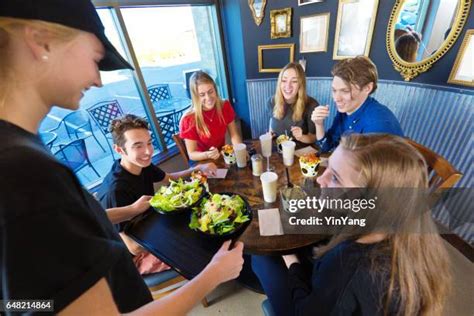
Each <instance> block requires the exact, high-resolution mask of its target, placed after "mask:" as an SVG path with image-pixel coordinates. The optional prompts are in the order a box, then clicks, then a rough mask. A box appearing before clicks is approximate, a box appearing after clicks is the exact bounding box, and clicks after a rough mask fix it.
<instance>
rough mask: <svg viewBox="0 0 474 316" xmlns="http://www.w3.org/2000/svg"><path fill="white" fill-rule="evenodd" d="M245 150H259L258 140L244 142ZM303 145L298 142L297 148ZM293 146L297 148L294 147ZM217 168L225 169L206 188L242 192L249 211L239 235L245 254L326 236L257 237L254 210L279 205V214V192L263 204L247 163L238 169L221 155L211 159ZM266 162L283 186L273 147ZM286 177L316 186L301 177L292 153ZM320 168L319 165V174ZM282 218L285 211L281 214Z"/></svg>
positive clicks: (277, 250) (276, 251)
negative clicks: (270, 200)
mask: <svg viewBox="0 0 474 316" xmlns="http://www.w3.org/2000/svg"><path fill="white" fill-rule="evenodd" d="M245 143H246V144H247V149H249V147H254V148H255V149H256V150H257V152H258V153H260V152H261V151H260V142H259V141H257V140H252V141H246V142H245ZM304 146H307V145H301V144H299V146H298V147H304ZM298 147H297V149H298ZM214 163H216V165H218V167H219V168H228V169H229V170H228V172H227V175H226V178H225V179H208V183H209V189H210V191H211V192H213V193H218V192H234V193H238V194H240V195H242V196H243V197H245V198H246V199H247V201H248V202H249V204H250V206H251V207H252V210H253V219H252V222H251V223H250V225H249V226H248V227H247V229H246V230H245V232H244V233H243V234H242V235H241V237H240V238H239V240H240V241H242V242H243V243H244V245H245V250H244V251H245V252H246V253H249V254H259V255H280V254H285V253H291V252H293V251H294V250H296V249H298V248H301V247H305V246H308V245H311V244H314V243H316V242H318V241H321V240H323V239H326V238H328V237H329V236H328V235H318V234H304V235H303V234H301V235H297V234H286V235H285V234H284V235H281V236H260V228H259V221H258V210H259V209H268V208H279V209H280V214H282V212H284V211H283V210H282V208H281V207H280V194H279V193H277V200H276V201H275V202H274V203H266V202H264V200H263V192H262V185H261V182H260V177H257V176H254V175H252V169H251V163H250V162H249V163H248V164H247V167H245V168H238V167H237V165H231V166H229V165H225V164H224V161H223V158H222V157H220V158H219V159H218V160H217V161H214ZM270 165H271V166H273V167H274V168H275V170H274V172H276V173H277V174H278V189H280V188H282V187H283V186H285V185H286V183H287V179H286V173H285V166H284V165H283V158H282V155H281V154H279V153H278V152H277V150H276V146H275V145H274V146H273V153H272V156H271V158H270ZM266 167H267V165H266V158H264V162H263V168H264V171H265V170H266ZM288 171H289V175H290V180H291V182H292V183H293V184H296V185H299V186H300V187H303V188H304V187H308V186H310V187H314V186H318V184H317V183H316V178H313V179H309V178H306V179H305V178H304V177H303V175H302V173H301V171H300V167H299V162H298V157H296V156H295V161H294V163H293V165H292V166H291V167H289V168H288ZM322 171H323V167H320V170H319V174H321V172H322ZM282 215H283V217H284V216H285V215H286V214H284V213H283V214H282Z"/></svg>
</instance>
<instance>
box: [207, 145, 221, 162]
mask: <svg viewBox="0 0 474 316" xmlns="http://www.w3.org/2000/svg"><path fill="white" fill-rule="evenodd" d="M206 157H207V159H212V160H216V159H218V158H219V157H220V153H219V151H218V150H217V148H216V147H211V148H209V150H208V151H206Z"/></svg>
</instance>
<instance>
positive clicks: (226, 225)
mask: <svg viewBox="0 0 474 316" xmlns="http://www.w3.org/2000/svg"><path fill="white" fill-rule="evenodd" d="M244 211H245V202H244V200H242V198H241V197H240V196H238V195H232V196H229V195H226V194H212V195H211V196H210V197H209V198H204V199H202V201H201V204H200V206H199V207H196V208H194V210H193V213H192V215H191V222H190V223H189V227H190V228H191V229H199V230H200V231H203V232H205V233H208V234H215V235H223V234H225V233H229V232H232V231H233V230H234V229H235V228H236V227H237V226H239V225H241V224H242V223H245V222H247V221H248V220H249V217H248V215H247V214H244Z"/></svg>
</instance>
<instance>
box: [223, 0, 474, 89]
mask: <svg viewBox="0 0 474 316" xmlns="http://www.w3.org/2000/svg"><path fill="white" fill-rule="evenodd" d="M222 2H223V9H224V11H225V10H226V9H227V7H230V6H231V3H232V6H235V4H236V3H238V4H239V5H240V18H241V26H242V31H241V33H242V34H243V47H244V52H243V56H244V60H240V61H238V63H242V64H244V65H245V69H246V79H257V78H274V77H276V76H277V74H264V73H259V72H258V58H257V46H258V45H265V44H279V43H295V44H296V49H295V59H296V60H298V59H299V58H300V57H301V54H300V53H299V31H300V17H301V16H306V15H311V14H316V13H325V12H330V14H331V16H330V26H329V42H328V51H327V52H325V53H306V54H303V55H304V57H305V58H306V60H307V76H309V77H330V76H331V68H332V66H333V65H334V63H335V61H334V60H333V59H332V53H333V47H334V46H333V45H334V34H335V30H336V19H337V7H338V1H337V0H325V1H324V2H322V3H315V4H310V5H304V6H300V7H299V6H298V4H297V3H298V2H297V0H268V1H267V6H266V8H265V16H264V19H263V22H262V24H260V26H257V25H256V24H255V22H254V21H253V17H252V14H251V12H250V9H249V7H248V2H247V1H244V0H226V1H222ZM394 4H395V0H379V8H378V13H377V20H376V24H375V29H374V34H373V38H372V46H371V50H370V55H369V57H370V58H371V59H372V60H373V61H374V62H375V64H376V65H377V67H378V70H379V76H380V78H381V79H390V80H400V81H403V78H402V77H401V76H400V74H399V73H398V72H396V71H395V70H394V69H393V66H392V63H391V60H390V58H389V56H388V54H387V48H386V44H385V42H386V41H385V36H386V31H387V25H388V20H389V18H390V14H391V12H392V8H393V5H394ZM287 7H291V8H293V15H292V31H293V32H292V37H291V38H285V39H275V40H272V39H271V38H270V10H274V9H281V8H287ZM231 11H232V10H231ZM471 11H472V8H471ZM232 14H235V12H232ZM233 19H236V18H235V17H234V18H233ZM472 28H474V16H473V14H472V12H471V14H470V16H469V17H468V21H467V23H466V25H465V27H464V29H463V32H462V33H461V36H460V37H459V38H458V40H457V41H456V43H455V44H454V46H453V47H451V49H450V50H449V51H448V53H447V54H446V55H444V56H443V57H442V58H441V60H439V61H438V62H437V63H436V64H435V65H434V66H433V67H432V68H431V69H430V70H429V71H428V72H426V73H423V74H421V75H419V76H418V77H416V78H415V79H413V80H412V81H413V82H419V83H428V84H435V85H448V84H447V80H448V77H449V73H450V71H451V67H452V66H453V64H454V60H455V58H456V55H457V52H458V50H459V47H460V45H461V42H462V39H463V38H464V34H465V33H466V30H467V29H472ZM234 79H235V80H242V78H240V77H236V78H234ZM454 86H455V87H461V86H456V85H454Z"/></svg>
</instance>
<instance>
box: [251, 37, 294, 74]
mask: <svg viewBox="0 0 474 316" xmlns="http://www.w3.org/2000/svg"><path fill="white" fill-rule="evenodd" d="M271 50H283V51H286V50H288V52H287V54H288V59H287V60H286V59H285V58H277V59H278V61H280V63H279V64H278V65H272V66H270V67H268V68H267V66H265V56H264V55H265V51H271ZM268 53H269V52H268ZM294 60H295V44H293V43H288V44H275V45H258V72H280V71H281V69H282V68H283V67H285V66H286V64H288V63H291V62H293V61H294Z"/></svg>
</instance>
